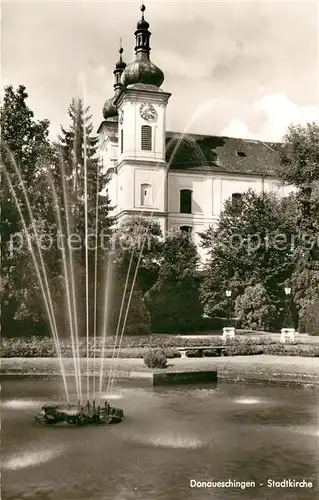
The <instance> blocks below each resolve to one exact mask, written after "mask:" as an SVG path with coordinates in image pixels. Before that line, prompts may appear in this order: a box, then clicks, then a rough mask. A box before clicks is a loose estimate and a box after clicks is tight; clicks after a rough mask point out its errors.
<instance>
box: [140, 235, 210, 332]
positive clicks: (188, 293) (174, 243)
mask: <svg viewBox="0 0 319 500" xmlns="http://www.w3.org/2000/svg"><path fill="white" fill-rule="evenodd" d="M198 264H199V256H198V253H197V249H196V246H195V244H194V243H193V241H192V240H191V239H190V237H189V235H187V234H185V233H183V232H181V231H173V232H171V234H169V235H168V236H167V238H166V239H165V243H164V247H163V262H162V265H161V267H160V270H159V275H158V279H157V282H156V283H155V285H154V286H153V287H152V288H151V289H150V290H149V292H148V293H147V294H146V297H145V298H146V303H147V305H148V307H149V310H150V313H151V320H152V331H155V332H160V333H177V332H189V331H195V330H196V329H198V328H199V326H200V323H201V319H202V306H201V303H200V297H199V275H198Z"/></svg>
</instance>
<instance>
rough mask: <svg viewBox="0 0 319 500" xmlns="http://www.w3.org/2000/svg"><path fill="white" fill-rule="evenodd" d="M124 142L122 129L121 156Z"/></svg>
mask: <svg viewBox="0 0 319 500" xmlns="http://www.w3.org/2000/svg"><path fill="white" fill-rule="evenodd" d="M123 148H124V141H123V129H121V154H122V153H123Z"/></svg>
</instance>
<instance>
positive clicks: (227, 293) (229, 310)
mask: <svg viewBox="0 0 319 500" xmlns="http://www.w3.org/2000/svg"><path fill="white" fill-rule="evenodd" d="M226 297H227V299H228V317H227V323H228V326H230V319H231V290H226Z"/></svg>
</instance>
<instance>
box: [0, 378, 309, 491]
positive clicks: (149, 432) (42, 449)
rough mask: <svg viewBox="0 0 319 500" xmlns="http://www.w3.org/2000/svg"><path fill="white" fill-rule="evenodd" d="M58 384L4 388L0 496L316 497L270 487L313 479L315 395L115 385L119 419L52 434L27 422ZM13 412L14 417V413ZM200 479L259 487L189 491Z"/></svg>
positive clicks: (289, 390)
mask: <svg viewBox="0 0 319 500" xmlns="http://www.w3.org/2000/svg"><path fill="white" fill-rule="evenodd" d="M60 394H61V388H60V387H59V385H58V383H57V382H56V381H34V380H33V381H25V380H24V381H18V380H16V381H5V382H4V383H3V391H2V405H1V411H2V424H3V426H2V452H3V457H4V458H3V474H2V499H3V500H20V499H27V498H28V499H32V500H33V499H35V498H39V499H43V500H44V499H45V500H57V499H58V500H60V499H61V500H73V499H74V500H75V499H77V500H117V499H119V500H120V499H123V500H130V499H132V500H193V499H194V500H195V499H196V500H206V499H210V500H211V499H212V498H213V499H214V500H228V499H229V498H232V499H233V498H234V499H236V500H237V499H238V500H264V499H265V500H266V499H267V500H268V499H269V498H277V497H281V498H284V500H286V499H287V500H307V499H309V500H310V499H311V500H312V499H313V498H316V497H317V495H318V492H317V491H315V490H312V491H309V490H306V489H303V490H297V489H292V490H289V491H288V490H287V491H286V490H280V492H279V494H278V491H276V490H268V489H265V488H264V487H261V486H259V484H260V483H261V482H262V483H266V482H267V479H268V478H270V479H274V480H282V479H283V478H292V479H296V480H298V479H303V478H305V479H307V480H311V479H312V480H314V481H315V480H316V478H317V472H318V468H319V457H318V450H319V434H318V429H319V427H318V406H317V404H318V391H316V390H315V389H313V390H307V391H305V390H303V389H302V388H288V387H262V386H244V385H227V384H218V386H216V385H215V386H207V385H206V386H204V387H195V386H193V387H190V386H188V387H174V388H165V389H164V388H156V389H152V388H151V387H149V386H145V387H141V386H140V387H134V386H133V385H132V383H131V384H126V385H123V386H117V388H116V390H115V391H114V393H113V394H112V399H119V406H121V407H123V409H124V412H125V419H124V421H123V422H122V423H121V424H119V425H115V426H108V427H85V428H71V429H70V428H50V427H41V426H37V425H36V424H35V423H34V422H33V416H34V414H35V413H36V412H37V411H38V409H39V407H40V406H41V405H42V404H43V403H46V402H49V401H50V402H59V398H60ZM18 410H19V411H18ZM191 479H195V480H197V481H205V480H206V481H207V480H214V481H227V480H228V479H232V480H236V481H256V484H257V486H256V488H251V489H246V490H240V489H238V490H236V489H232V490H231V491H230V490H226V489H224V490H221V489H219V490H214V491H211V490H210V489H206V488H202V489H198V488H190V480H191Z"/></svg>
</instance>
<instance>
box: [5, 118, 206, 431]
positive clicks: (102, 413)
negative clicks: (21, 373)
mask: <svg viewBox="0 0 319 500" xmlns="http://www.w3.org/2000/svg"><path fill="white" fill-rule="evenodd" d="M202 112H203V109H202V110H200V114H201V113H202ZM197 114H198V113H196V114H195V116H194V117H193V118H192V119H191V121H190V123H189V125H190V124H191V123H192V122H193V120H194V119H195V118H196V116H197ZM189 125H188V126H189ZM188 126H187V127H186V130H187V128H188ZM186 130H185V132H184V133H183V134H178V135H176V137H175V138H174V139H175V140H174V145H173V148H172V145H170V147H171V148H172V149H173V151H172V152H171V154H170V158H169V161H168V169H169V168H170V165H171V164H172V162H173V159H174V157H175V155H176V152H177V151H178V148H179V147H180V144H181V142H182V140H183V139H186V140H187V132H186ZM191 145H192V146H193V147H194V148H195V153H197V155H198V154H199V148H198V146H197V144H196V143H195V141H192V144H191ZM8 155H9V156H10V160H11V161H10V163H11V166H12V167H13V170H14V172H15V175H16V176H17V177H18V178H19V183H20V187H21V188H22V193H23V197H24V203H25V204H26V207H27V212H28V216H29V219H30V221H31V225H30V227H31V229H32V236H33V238H34V240H35V248H34V247H33V244H32V243H31V236H30V234H29V228H28V224H27V222H28V221H27V220H26V219H25V217H24V215H23V213H22V211H21V209H20V200H19V199H18V197H17V195H16V193H15V190H14V186H13V184H12V183H11V180H10V173H9V172H8V171H7V169H6V168H4V174H5V176H6V178H7V181H8V184H9V187H10V190H11V192H12V194H13V198H14V201H15V204H16V206H17V209H18V212H19V215H20V218H21V221H22V225H23V229H24V232H25V234H26V236H27V239H28V244H29V249H30V253H31V257H32V260H33V263H34V267H35V270H36V274H37V277H38V281H39V285H40V289H41V292H42V296H43V300H44V304H45V307H46V312H47V316H48V319H49V323H50V327H51V333H52V337H53V339H54V343H55V349H56V353H57V358H58V362H59V365H60V370H61V374H62V379H63V385H64V391H65V397H66V404H64V405H63V404H62V405H60V404H49V405H43V406H42V407H41V410H40V411H39V413H38V414H36V415H35V417H34V419H35V421H36V422H37V423H39V424H44V425H51V426H52V425H58V426H60V425H71V426H83V425H90V424H95V425H98V424H113V423H118V422H121V421H122V420H123V418H124V413H123V410H122V409H121V408H116V407H112V406H110V404H109V402H108V400H107V401H106V402H105V404H104V407H101V406H100V399H101V393H102V388H103V381H104V380H103V378H104V353H105V340H106V319H107V314H108V304H107V302H108V299H107V297H108V294H109V287H110V283H109V281H110V280H109V279H108V276H109V275H110V273H109V266H110V264H111V262H110V261H111V259H109V260H108V264H107V269H106V283H105V290H106V294H105V304H104V322H103V323H104V324H103V326H102V330H103V331H102V338H103V341H102V352H101V364H100V373H99V389H98V390H96V383H95V377H96V374H95V360H96V294H97V289H96V282H95V286H94V289H95V291H94V295H95V296H94V311H93V315H94V318H93V319H94V326H93V351H94V352H93V358H94V359H93V374H92V377H93V390H92V394H90V376H91V374H90V370H89V357H90V356H89V329H90V326H89V307H88V304H89V302H88V294H89V290H88V249H87V245H86V249H85V271H86V272H85V306H84V307H85V313H86V359H87V367H86V373H85V377H86V386H87V387H86V389H87V391H86V392H87V394H86V397H85V396H84V395H83V392H84V391H83V390H82V376H83V375H84V374H81V363H80V353H79V342H80V341H79V332H78V325H77V304H76V298H75V295H76V294H75V276H74V262H73V256H72V251H69V252H67V250H66V248H65V247H64V243H63V245H62V248H61V250H62V263H63V274H64V280H65V283H66V289H65V292H66V302H67V316H68V320H69V329H70V339H71V344H72V358H73V362H74V376H75V383H76V403H75V404H71V402H70V395H69V390H68V386H67V378H66V373H65V368H64V363H63V358H62V353H61V343H60V338H59V332H58V328H57V324H56V319H55V314H54V308H53V304H52V298H51V291H50V286H49V282H48V277H47V273H46V268H45V264H44V259H43V255H42V251H41V246H40V244H39V236H38V233H37V227H36V224H35V221H34V219H33V214H32V210H31V206H30V202H29V199H28V194H27V191H26V188H25V185H24V181H23V178H22V176H21V173H20V171H19V168H18V166H17V164H16V162H15V159H14V157H13V155H12V154H11V152H10V151H8ZM198 160H199V161H200V162H203V161H204V159H203V158H202V157H199V158H198ZM47 176H48V181H49V184H50V187H51V190H52V196H53V202H54V207H55V210H56V218H57V226H58V228H59V230H60V231H61V232H62V227H63V222H62V220H61V215H60V207H59V204H58V198H57V193H56V191H55V187H54V183H53V181H52V178H51V177H50V173H49V171H47ZM61 177H62V187H63V191H62V193H63V204H64V206H63V207H62V208H63V210H62V211H64V214H65V222H64V226H65V229H66V233H67V236H68V238H69V236H70V233H71V227H70V221H69V218H70V208H69V206H68V193H67V190H66V185H65V177H66V176H65V172H64V171H63V162H62V161H61ZM98 183H99V175H97V192H99V191H98V186H99V184H98ZM163 189H164V182H163V184H162V186H161V188H160V190H159V191H158V194H157V196H158V197H159V196H160V195H161V193H162V190H163ZM87 193H88V186H87V144H86V135H85V132H84V201H85V207H84V208H85V213H84V215H85V217H84V219H85V220H84V222H85V236H86V241H87V236H88V207H87ZM98 209H99V207H98V196H97V200H96V216H95V218H96V221H95V223H96V231H97V230H98ZM153 214H154V213H153V211H152V212H151V214H150V215H149V226H150V223H151V220H152V218H153ZM149 226H148V227H149ZM146 239H147V231H146V234H145V235H144V236H143V241H142V245H141V247H140V251H139V255H138V262H137V266H136V269H135V272H134V277H133V282H132V287H131V290H130V291H128V290H127V288H128V281H129V279H128V278H129V275H130V272H131V267H132V262H133V255H134V252H135V251H136V250H135V249H134V248H133V250H132V255H131V259H130V264H129V269H128V272H127V279H126V283H125V289H124V293H123V299H122V304H121V310H120V314H119V318H118V326H117V330H116V335H115V343H114V350H113V358H115V359H114V360H115V363H114V365H112V367H111V371H110V374H109V379H108V383H107V395H108V394H110V393H111V391H112V388H113V384H114V381H115V374H116V368H117V363H118V360H119V354H120V348H121V344H122V339H123V335H124V331H125V326H126V321H127V317H128V312H129V308H130V302H131V298H132V293H133V288H134V284H135V281H136V278H137V272H138V268H139V265H140V261H141V257H142V253H143V249H144V245H145V242H146ZM96 259H97V255H96V256H95V273H94V274H95V281H96V279H97V264H96ZM126 293H128V295H129V299H128V303H127V306H126V310H125V311H124V302H125V300H124V299H125V295H126ZM122 316H124V321H122ZM120 325H122V326H121V329H120ZM116 347H117V349H116ZM116 350H117V355H115V353H116ZM107 395H106V397H107ZM90 398H92V399H90ZM83 399H84V400H85V401H86V404H83ZM90 401H92V403H91V402H90ZM96 401H98V404H96Z"/></svg>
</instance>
